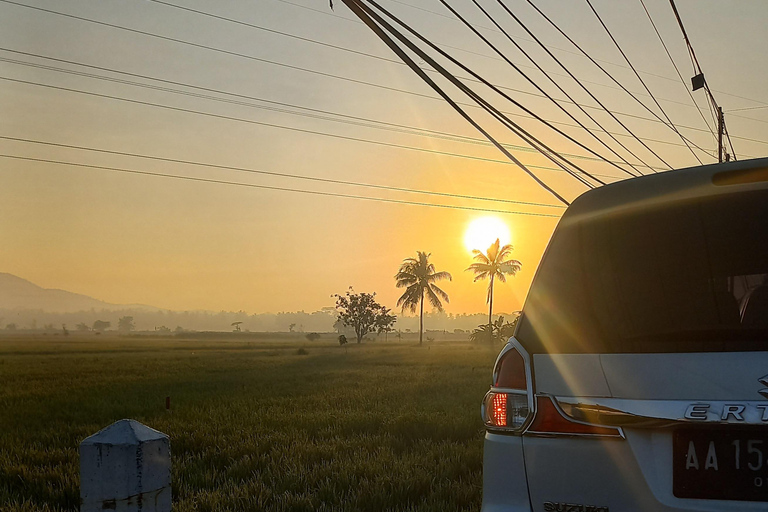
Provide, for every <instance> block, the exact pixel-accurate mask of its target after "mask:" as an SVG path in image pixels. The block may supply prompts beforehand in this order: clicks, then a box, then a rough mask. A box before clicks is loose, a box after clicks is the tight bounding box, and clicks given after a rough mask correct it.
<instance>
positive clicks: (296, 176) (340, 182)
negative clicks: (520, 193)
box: [0, 135, 563, 208]
mask: <svg viewBox="0 0 768 512" xmlns="http://www.w3.org/2000/svg"><path fill="white" fill-rule="evenodd" d="M0 139H3V140H9V141H13V142H24V143H27V144H38V145H45V146H53V147H57V148H67V149H76V150H79V151H91V152H94V153H103V154H108V155H119V156H128V157H133V158H143V159H146V160H156V161H159V162H170V163H175V164H184V165H197V166H201V167H209V168H211V169H223V170H229V171H238V172H247V173H253V174H261V175H265V176H274V177H279V178H291V179H298V180H307V181H315V182H319V183H330V184H334V185H350V186H354V187H365V188H372V189H378V190H389V191H394V192H407V193H411V194H425V195H432V196H441V197H451V198H456V199H470V200H473V201H490V202H497V203H509V204H521V205H526V206H540V207H547V208H563V206H560V205H557V204H547V203H533V202H529V201H516V200H512V199H498V198H491V197H480V196H470V195H466V194H452V193H449V192H436V191H433V190H418V189H412V188H405V187H394V186H388V185H376V184H373V183H364V182H357V181H345V180H337V179H330V178H319V177H317V176H303V175H300V174H289V173H280V172H274V171H264V170H261V169H253V168H247V167H236V166H231V165H221V164H212V163H208V162H195V161H191V160H182V159H179V158H167V157H161V156H156V155H144V154H141V153H132V152H126V151H114V150H109V149H103V148H93V147H87V146H77V145H73V144H62V143H57V142H48V141H41V140H35V139H25V138H21V137H9V136H6V135H0Z"/></svg>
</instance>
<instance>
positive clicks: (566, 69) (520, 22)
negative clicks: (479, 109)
mask: <svg viewBox="0 0 768 512" xmlns="http://www.w3.org/2000/svg"><path fill="white" fill-rule="evenodd" d="M497 3H498V4H499V5H500V6H501V7H502V8H503V9H504V10H505V11H506V12H507V14H509V16H510V17H511V18H512V19H513V20H515V22H516V23H517V24H518V25H520V26H521V27H522V28H523V30H525V31H526V32H527V33H528V35H530V36H531V37H533V38H534V40H535V41H536V43H537V44H538V45H539V46H540V47H541V48H542V49H543V50H544V51H545V52H546V53H547V55H549V56H550V58H552V60H554V61H555V62H556V63H557V64H558V66H560V68H561V69H562V70H563V71H565V72H566V73H567V74H568V76H570V77H571V79H573V81H574V82H576V83H577V84H578V85H579V87H581V89H582V90H584V92H586V93H587V94H588V95H589V97H590V98H592V99H593V100H594V101H595V102H596V103H597V104H598V105H600V108H602V109H603V110H604V111H606V112H607V113H608V114H609V115H610V116H611V118H613V120H614V121H616V122H617V123H618V124H619V126H621V127H622V128H623V129H624V130H625V131H626V132H627V133H628V134H630V135H631V136H632V137H633V138H634V139H635V140H637V141H638V142H639V143H640V144H641V145H642V146H643V147H645V149H647V150H648V151H649V152H650V153H651V154H652V155H653V156H655V157H656V158H657V159H659V161H661V162H662V163H663V164H664V165H666V166H667V167H668V168H670V169H671V168H672V166H671V165H669V164H668V163H667V162H666V161H665V160H664V159H663V158H661V156H659V155H658V154H657V153H656V152H655V151H654V150H653V149H651V148H650V146H648V145H647V144H645V143H644V142H643V141H642V140H641V139H640V137H638V136H637V135H636V134H635V133H634V132H633V131H632V130H630V129H629V127H628V126H627V125H625V124H624V123H622V122H621V121H620V120H619V119H618V118H617V117H616V115H615V114H614V113H613V112H612V111H610V110H609V109H608V107H606V106H605V105H604V104H603V102H601V101H600V100H599V99H598V98H597V96H595V95H594V94H593V93H592V91H590V90H589V89H588V88H587V87H586V86H585V85H584V84H583V83H582V82H581V80H579V79H578V78H577V77H576V76H575V75H574V74H573V73H572V72H571V71H570V70H569V69H568V68H567V67H566V66H565V64H563V63H562V62H561V61H560V59H558V58H557V57H556V56H555V54H554V53H552V52H551V51H550V50H549V48H547V47H546V45H544V43H543V42H542V41H541V40H540V39H539V38H538V37H537V36H536V35H535V34H534V33H533V32H532V31H531V30H530V29H529V28H528V26H527V25H526V24H525V23H523V22H522V20H520V18H518V17H517V16H516V15H515V14H514V13H513V12H512V10H511V9H509V7H507V5H506V4H505V3H504V2H502V1H501V0H497ZM614 140H616V139H615V138H614ZM617 142H618V141H617ZM619 144H620V145H621V147H622V148H624V150H625V151H627V152H629V154H630V155H632V156H633V157H635V158H636V159H637V160H639V161H640V162H642V164H643V165H644V166H646V167H648V168H649V169H651V170H653V172H656V170H655V169H654V168H653V167H651V166H650V165H648V164H647V163H646V162H645V160H643V159H641V158H640V157H639V156H637V155H636V154H635V153H634V152H633V151H631V150H630V149H629V148H627V147H626V146H625V145H624V144H621V143H619Z"/></svg>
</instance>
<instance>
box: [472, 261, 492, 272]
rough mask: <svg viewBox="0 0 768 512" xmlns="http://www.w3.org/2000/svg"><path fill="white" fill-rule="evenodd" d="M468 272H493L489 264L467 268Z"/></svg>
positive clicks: (474, 264)
mask: <svg viewBox="0 0 768 512" xmlns="http://www.w3.org/2000/svg"><path fill="white" fill-rule="evenodd" d="M467 270H471V271H473V272H489V271H490V270H491V266H490V265H489V264H488V263H473V264H471V265H470V266H469V267H467Z"/></svg>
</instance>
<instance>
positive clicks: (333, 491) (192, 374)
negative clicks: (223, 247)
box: [0, 336, 495, 512]
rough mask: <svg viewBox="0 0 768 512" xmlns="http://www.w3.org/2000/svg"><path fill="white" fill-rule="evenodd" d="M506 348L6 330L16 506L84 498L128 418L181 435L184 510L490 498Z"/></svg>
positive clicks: (371, 507) (180, 504)
mask: <svg viewBox="0 0 768 512" xmlns="http://www.w3.org/2000/svg"><path fill="white" fill-rule="evenodd" d="M300 347H304V348H305V349H306V351H307V352H308V353H307V354H306V355H301V354H299V353H298V349H299V348H300ZM494 357H495V354H494V353H492V352H491V351H490V350H489V349H488V348H485V347H482V348H481V347H476V346H472V345H469V344H464V343H458V342H450V343H449V342H434V343H431V344H429V345H425V346H424V347H417V346H416V344H415V343H413V342H408V343H406V342H402V343H395V342H391V341H390V342H388V343H384V342H368V343H364V344H362V345H356V344H354V343H352V344H351V345H349V346H348V348H347V349H346V350H345V349H344V348H342V347H339V346H338V345H337V344H336V345H334V344H333V343H332V342H331V341H330V340H320V341H318V342H314V343H309V342H298V341H269V340H262V341H249V342H242V341H215V340H183V339H164V340H159V339H137V338H117V337H115V338H102V339H99V337H91V338H77V337H75V336H70V337H68V338H66V339H65V338H63V337H62V338H60V339H56V340H53V339H51V337H47V338H44V337H42V336H40V337H39V338H25V339H22V338H5V339H0V510H3V511H8V512H11V511H14V512H16V511H42V510H71V511H74V510H78V506H79V461H78V451H77V448H78V445H79V443H80V441H82V440H83V439H84V438H85V437H87V436H89V435H90V434H93V433H95V432H97V431H98V430H100V429H101V428H103V427H105V426H107V425H109V424H110V423H112V422H113V421H116V420H118V419H122V418H133V419H136V420H138V421H141V422H142V423H145V424H147V425H149V426H151V427H153V428H155V429H158V430H160V431H162V432H165V433H166V434H168V435H169V436H170V439H171V452H172V465H173V499H174V510H175V511H179V512H182V511H193V510H194V511H209V510H211V511H212V510H276V511H277V510H306V511H314V510H350V511H352V510H362V511H382V510H424V511H428V510H429V511H438V510H439V511H446V510H478V509H479V508H480V501H481V482H482V436H483V429H482V422H481V421H480V415H479V410H480V400H481V398H482V396H483V394H484V393H485V391H486V390H487V389H488V385H489V383H490V369H491V365H492V362H493V359H494ZM166 396H170V397H171V404H172V406H171V409H172V411H171V412H170V413H168V412H167V411H166V410H165V397H166Z"/></svg>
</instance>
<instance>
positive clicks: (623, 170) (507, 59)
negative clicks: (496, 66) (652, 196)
mask: <svg viewBox="0 0 768 512" xmlns="http://www.w3.org/2000/svg"><path fill="white" fill-rule="evenodd" d="M440 1H441V3H442V4H443V5H444V6H445V7H446V8H448V9H449V10H450V11H451V12H452V13H453V14H454V16H456V17H457V18H458V19H460V20H461V21H462V22H463V23H464V24H465V25H466V26H467V27H468V28H469V29H470V30H471V31H472V32H473V33H474V34H475V35H477V36H478V37H479V38H480V39H481V40H482V41H483V42H484V43H485V44H486V45H488V46H489V47H490V48H492V49H493V50H494V51H495V52H496V53H497V54H498V55H499V56H500V57H501V58H502V59H504V61H506V62H507V64H509V65H510V66H512V68H513V69H515V71H517V72H518V73H519V74H520V75H522V76H523V77H524V78H525V79H526V80H527V81H528V82H529V83H531V85H533V86H534V87H535V88H536V89H537V90H538V91H539V92H541V93H542V94H544V96H546V97H547V98H548V99H549V100H550V101H551V102H552V103H553V104H554V105H555V106H556V107H558V108H559V109H560V110H561V111H562V112H564V113H565V114H566V115H567V116H568V117H570V118H571V119H572V120H573V121H574V122H575V123H576V124H578V125H579V126H580V127H581V128H582V129H583V130H584V131H586V132H587V133H588V134H589V135H591V136H592V137H593V138H594V139H595V140H597V141H598V142H599V143H601V144H602V145H603V146H605V147H606V148H607V149H608V150H609V151H611V152H613V154H614V155H616V157H618V158H619V159H621V160H623V161H624V163H625V164H627V165H629V166H630V167H632V168H633V169H635V171H637V169H636V168H635V167H634V166H633V165H632V164H630V163H629V162H628V161H626V160H625V159H624V158H622V156H621V155H619V154H618V153H617V152H616V151H614V150H613V148H611V147H610V146H608V145H607V144H606V143H605V142H603V141H602V139H600V138H599V137H597V136H596V135H595V134H594V133H593V132H592V130H590V129H589V128H587V127H586V126H585V125H584V124H583V123H581V121H579V120H578V119H576V117H575V116H573V115H572V114H571V113H570V112H569V111H568V110H567V109H566V108H565V107H563V106H562V105H561V104H560V103H559V102H558V101H557V100H555V99H554V98H553V97H552V96H551V95H549V94H548V93H547V92H546V91H545V90H544V89H543V88H542V87H541V86H539V85H538V84H537V83H536V82H535V81H534V80H533V79H531V78H530V77H529V76H528V75H527V74H525V72H524V71H523V70H521V69H520V68H519V67H518V66H517V65H516V64H515V63H513V62H512V61H511V60H509V58H507V56H506V55H504V53H503V52H501V50H499V49H498V48H497V47H496V45H494V44H493V43H492V42H491V41H489V40H488V39H487V38H486V37H485V36H483V35H482V34H481V33H480V31H478V30H477V29H476V28H475V27H473V26H472V24H470V23H469V22H468V21H467V20H466V19H465V18H464V17H463V16H461V15H460V14H459V13H458V12H457V11H456V10H455V9H453V8H452V7H451V6H450V5H449V4H448V3H447V2H445V0H440ZM473 1H474V3H475V5H476V6H477V7H478V8H479V9H480V10H481V11H482V12H483V14H485V15H486V16H487V17H488V18H489V19H490V20H491V21H492V22H494V23H496V20H494V19H493V18H492V17H491V16H490V15H489V14H488V12H487V11H486V10H485V9H483V7H482V6H481V5H480V4H479V3H478V2H477V1H476V0H473ZM497 26H498V25H497ZM499 29H500V30H502V32H503V33H504V35H506V36H507V38H508V39H509V40H510V41H511V42H512V43H513V44H515V45H516V46H517V47H518V49H519V50H520V51H521V52H523V54H524V55H525V56H526V57H528V59H529V60H530V61H531V62H533V63H534V64H536V61H535V60H534V59H532V58H531V57H530V56H529V55H528V53H527V52H525V50H523V49H522V48H521V47H520V46H519V45H518V43H517V42H516V41H515V40H514V39H512V37H511V36H509V34H507V32H506V31H504V30H503V29H501V27H500V26H499ZM536 65H537V66H538V64H536ZM539 71H541V72H542V73H544V75H545V76H546V77H547V78H549V79H550V80H551V81H552V82H553V83H554V84H555V85H556V86H557V87H558V88H559V89H560V91H561V92H562V93H564V94H565V95H566V97H568V99H569V100H571V101H572V103H573V104H575V105H578V104H577V103H576V102H575V101H573V98H571V97H570V96H569V95H568V93H566V92H565V91H564V90H563V89H562V88H561V87H560V86H559V85H558V84H557V82H555V81H554V80H552V78H551V77H550V76H549V75H548V74H547V73H546V72H545V71H544V70H543V69H541V68H540V67H539ZM579 108H580V109H581V110H582V112H584V113H585V114H586V115H587V117H589V118H590V119H591V120H592V121H593V122H594V123H595V124H597V125H598V126H599V127H600V128H601V129H602V130H603V131H604V132H606V130H605V129H604V128H603V127H602V126H601V125H600V123H598V122H597V121H595V119H594V118H592V116H590V115H589V114H587V112H586V111H585V110H584V109H583V108H582V107H581V106H579ZM606 133H607V132H606ZM614 140H616V139H615V138H614ZM616 142H617V143H619V144H621V143H620V142H619V141H616ZM600 158H601V159H602V160H604V161H606V162H608V163H611V164H613V165H614V167H616V168H618V169H619V170H621V171H622V172H624V173H627V174H629V175H630V176H634V174H632V173H631V172H629V171H627V170H626V169H624V168H622V167H620V166H619V165H617V164H615V163H613V162H611V161H610V160H608V159H607V158H604V157H602V156H600ZM637 172H638V173H640V171H637ZM640 174H642V173H640Z"/></svg>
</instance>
